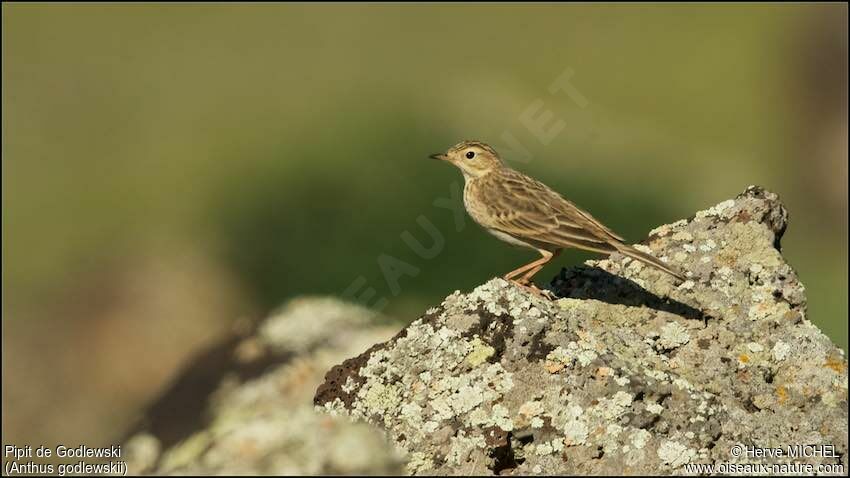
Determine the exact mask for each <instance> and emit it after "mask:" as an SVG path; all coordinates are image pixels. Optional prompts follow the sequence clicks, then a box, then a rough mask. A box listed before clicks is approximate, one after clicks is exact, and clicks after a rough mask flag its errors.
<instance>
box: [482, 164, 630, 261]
mask: <svg viewBox="0 0 850 478" xmlns="http://www.w3.org/2000/svg"><path fill="white" fill-rule="evenodd" d="M481 179H483V180H489V181H491V182H490V184H487V185H486V187H480V188H478V189H479V194H481V196H482V197H481V200H482V201H481V202H482V203H483V204H482V205H483V206H484V207H486V208H487V209H488V214H486V216H487V217H488V221H487V222H488V224H487V226H488V227H491V228H493V229H496V230H498V231H501V232H503V233H505V234H509V235H511V236H514V237H517V238H519V239H530V240H532V241H535V242H538V243H545V244H550V245H554V246H560V247H577V248H581V249H588V250H592V251H596V252H603V253H607V252H611V251H613V250H614V249H615V248H614V247H613V244H612V242H620V241H621V239H620V238H619V236H617V235H616V234H614V233H613V232H611V231H610V230H609V229H608V228H606V227H605V226H603V225H602V224H601V223H599V221H597V220H596V219H593V217H592V216H590V214H588V213H586V212H584V211H582V210H581V209H579V208H578V207H576V206H575V205H574V204H572V203H571V202H569V201H567V200H565V199H564V198H562V197H561V196H560V195H559V194H558V193H556V192H555V191H553V190H551V189H550V188H548V187H547V186H546V185H545V184H543V183H541V182H539V181H536V180H534V179H531V178H529V177H527V176H524V175H521V174H520V173H518V172H516V171H513V170H506V171H503V172H501V174H500V176H499V177H493V178H481Z"/></svg>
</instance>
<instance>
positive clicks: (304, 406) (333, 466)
mask: <svg viewBox="0 0 850 478" xmlns="http://www.w3.org/2000/svg"><path fill="white" fill-rule="evenodd" d="M374 318H375V315H374V314H373V313H371V312H370V311H368V310H367V309H365V308H362V307H359V306H355V305H350V304H346V303H343V302H341V301H339V300H336V299H330V298H304V299H296V300H293V301H291V302H289V303H288V304H287V305H286V306H285V307H283V308H282V309H281V310H280V311H279V312H278V313H276V314H274V315H272V316H271V317H269V318H268V319H266V320H264V321H262V322H261V323H260V324H258V325H257V326H251V327H247V328H246V330H244V331H242V333H239V334H235V336H234V337H232V338H229V339H227V340H225V341H224V342H223V343H221V344H219V345H217V346H215V347H212V348H211V349H210V350H209V351H207V352H206V353H204V354H202V355H201V356H199V357H198V358H197V360H196V361H195V364H194V365H192V366H190V367H189V368H188V369H187V370H186V371H185V372H184V373H183V374H182V375H181V376H180V377H179V378H178V379H177V380H176V381H175V384H174V385H173V386H172V387H171V389H170V390H168V391H167V392H166V393H165V394H164V395H163V396H162V397H161V398H160V399H159V400H158V401H157V403H155V404H154V405H153V406H151V407H150V410H148V412H147V413H146V418H145V420H144V421H143V423H141V424H140V426H139V427H138V428H137V430H135V432H134V433H133V434H132V436H131V437H130V438H128V439H127V440H126V441H124V447H123V449H124V450H125V453H126V459H127V461H128V468H129V472H130V474H141V473H150V474H158V475H159V474H194V475H208V474H216V475H220V474H234V475H240V474H282V475H312V474H362V473H377V474H396V473H400V472H401V471H402V470H403V466H402V461H401V459H400V455H399V454H398V453H396V452H395V451H394V450H393V449H392V447H389V446H388V445H387V439H386V434H385V433H383V432H382V431H380V430H377V429H375V428H373V427H370V426H368V425H366V424H363V423H354V422H353V421H351V420H347V419H343V418H334V417H329V416H327V415H324V414H320V413H317V412H316V411H315V410H314V408H313V406H312V403H311V400H310V399H311V397H312V395H313V391H314V390H315V388H316V386H317V385H318V384H319V383H320V382H321V380H322V376H323V375H324V372H325V371H326V370H327V369H328V368H329V367H330V366H331V365H333V364H334V363H338V362H339V361H340V360H342V359H343V358H345V357H347V356H350V355H352V354H355V353H358V352H359V351H361V350H363V349H364V348H365V347H367V346H369V345H371V344H373V343H375V342H379V341H383V340H386V339H387V338H388V337H389V336H390V335H391V334H392V330H391V328H389V327H387V326H377V325H375V324H374V322H375V321H374Z"/></svg>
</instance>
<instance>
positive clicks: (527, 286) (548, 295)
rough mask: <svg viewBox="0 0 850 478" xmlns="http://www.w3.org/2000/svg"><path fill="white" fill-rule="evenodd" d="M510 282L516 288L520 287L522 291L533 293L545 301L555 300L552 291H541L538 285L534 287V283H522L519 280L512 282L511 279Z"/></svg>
mask: <svg viewBox="0 0 850 478" xmlns="http://www.w3.org/2000/svg"><path fill="white" fill-rule="evenodd" d="M509 282H511V283H512V284H514V285H515V286H517V287H519V288H520V289H523V290H525V291H526V292H529V293H531V294H533V295H535V296H537V297H540V298H543V299H549V300H555V295H554V294H553V293H552V291H550V290H548V289H540V288H538V287H537V286H536V285H534V282H531V281H522V282H521V281H518V280H510V279H509Z"/></svg>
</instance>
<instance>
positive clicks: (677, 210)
mask: <svg viewBox="0 0 850 478" xmlns="http://www.w3.org/2000/svg"><path fill="white" fill-rule="evenodd" d="M2 22H3V23H2V27H3V33H2V35H3V37H2V39H3V146H2V148H3V150H2V152H3V246H4V247H3V332H4V333H3V359H4V360H3V405H2V406H3V442H4V443H9V442H18V443H39V444H40V443H42V442H44V443H47V444H50V443H52V442H56V441H59V442H62V441H63V440H64V441H65V442H67V441H72V442H74V443H75V444H76V443H77V442H80V443H86V444H87V445H91V446H95V445H96V444H97V443H108V442H109V441H110V440H115V439H116V438H117V437H119V436H120V435H121V434H122V433H123V432H124V431H125V429H126V426H127V425H128V424H129V423H131V422H132V420H133V419H134V418H135V417H136V416H137V414H138V413H139V411H140V410H141V407H142V406H143V405H144V404H145V403H147V402H149V401H150V400H151V399H152V398H153V397H155V396H156V393H157V392H158V391H159V390H160V389H161V388H162V386H163V384H164V383H166V382H167V381H168V380H169V379H170V378H172V377H173V376H174V374H175V373H176V371H177V370H178V369H179V366H180V364H181V363H183V361H184V360H185V359H186V357H188V356H189V355H191V354H192V353H194V352H195V351H197V350H198V348H199V347H201V346H203V345H205V344H209V343H210V342H211V341H213V340H215V339H216V338H217V337H221V336H222V334H224V333H225V332H226V331H227V330H228V327H230V326H231V324H232V323H233V322H234V321H235V320H236V319H238V318H243V317H247V318H256V317H259V316H262V315H263V314H264V313H266V312H267V311H268V310H269V309H271V308H273V307H274V306H276V305H278V304H280V303H282V302H283V301H285V300H286V299H287V298H289V297H292V296H295V295H298V294H305V293H308V294H333V295H342V294H343V292H344V291H345V290H346V289H347V288H348V287H349V286H350V285H351V284H352V283H353V282H354V281H355V280H356V279H358V278H359V277H361V276H362V277H363V279H364V285H363V287H362V289H365V288H366V287H373V288H374V289H375V291H376V295H375V298H373V299H372V300H370V302H372V301H374V300H375V299H376V298H378V297H385V298H386V299H387V301H388V302H387V306H386V308H385V312H387V313H388V315H391V316H395V317H398V318H400V319H401V320H404V321H411V320H413V319H414V318H415V317H416V315H417V313H419V312H421V311H422V310H424V308H425V307H427V306H428V305H430V304H434V303H435V302H437V301H439V300H440V299H441V298H442V297H443V296H444V295H446V294H448V293H450V292H452V291H453V290H455V289H461V290H467V289H469V288H471V287H474V286H475V285H477V284H479V283H482V282H483V281H485V280H487V279H488V278H490V277H492V276H494V275H496V274H499V273H503V272H505V271H507V270H509V269H511V268H513V267H515V266H517V265H519V264H521V263H523V261H525V260H527V259H530V258H532V257H533V253H531V252H528V251H523V250H519V249H512V248H510V247H507V246H505V245H504V244H502V243H500V242H498V241H496V240H494V239H492V238H491V237H490V236H488V235H487V234H486V233H484V232H483V231H482V230H481V229H479V228H478V227H477V226H475V225H474V224H472V223H471V222H469V220H468V219H467V221H466V223H465V226H464V227H463V228H461V230H460V231H457V230H456V227H455V222H454V219H453V216H452V213H451V211H450V210H447V209H442V208H438V207H435V206H434V205H433V202H434V200H435V199H437V198H439V197H449V194H450V190H451V188H452V185H453V184H456V185H460V184H462V182H461V176H460V174H459V172H458V171H456V170H454V169H453V168H451V167H450V166H449V165H446V164H439V163H436V162H434V161H431V160H428V159H427V155H428V154H429V153H433V152H437V151H442V150H444V149H445V148H447V147H448V146H450V145H452V144H454V143H455V142H457V141H458V140H461V139H481V140H484V141H487V142H489V143H491V144H494V145H495V146H497V149H501V150H503V151H507V150H509V149H511V148H509V147H508V146H509V144H508V142H507V141H505V140H504V136H503V135H505V134H506V132H507V134H509V135H512V136H513V137H514V138H516V140H517V141H519V142H520V143H521V144H522V145H523V146H524V147H525V148H527V149H528V151H529V152H530V153H531V155H532V156H533V159H532V160H531V161H530V162H527V163H519V162H514V163H513V164H514V166H516V167H517V168H519V169H522V170H523V171H526V172H529V173H531V174H533V175H536V176H538V177H540V178H543V179H544V180H545V181H546V182H547V183H549V184H550V185H551V186H553V187H555V188H556V189H558V190H560V191H561V192H562V193H564V194H565V195H566V196H567V197H569V198H571V199H572V200H574V201H575V202H577V203H578V204H579V205H582V206H584V207H585V208H587V209H589V210H591V211H592V212H593V213H594V215H596V216H597V217H599V218H602V219H604V221H605V222H606V223H607V224H608V225H610V226H611V227H612V228H613V229H615V230H616V231H618V232H620V234H622V235H624V236H625V237H627V238H628V239H630V240H633V241H637V240H640V239H641V238H643V237H644V236H645V235H646V233H647V232H648V231H649V230H650V229H652V228H653V227H655V226H657V225H659V224H662V223H667V222H671V221H674V220H677V219H680V218H683V217H688V216H690V215H692V214H693V213H694V212H695V211H696V210H698V209H704V208H706V207H708V206H711V205H713V204H716V203H717V202H720V201H722V200H725V199H728V198H731V197H733V196H735V195H736V194H738V193H740V192H741V191H743V190H744V188H745V187H746V186H747V185H750V184H760V185H763V186H765V187H767V188H768V189H771V190H773V191H775V192H777V193H779V194H780V195H781V197H782V198H783V200H784V201H785V203H786V205H787V206H788V208H789V211H790V214H791V219H790V226H789V229H788V231H787V234H786V236H785V239H784V240H783V247H784V253H785V255H786V257H787V258H788V260H789V261H790V262H791V264H792V265H793V266H794V267H795V268H796V269H797V271H798V272H799V274H800V276H801V278H802V280H803V282H804V283H805V284H806V286H807V289H808V298H809V317H810V319H811V320H812V321H813V322H814V323H816V324H817V325H818V326H819V327H821V328H822V329H823V330H824V331H825V332H826V333H827V334H829V335H830V337H832V338H833V339H834V340H835V341H836V342H837V343H839V344H840V345H841V346H842V347H844V348H845V349H846V347H847V6H846V5H843V4H842V5H838V4H835V5H792V4H781V5H757V6H744V5H704V6H697V5H688V6H681V5H680V6H677V5H663V6H662V5H657V6H653V5H610V6H605V5H592V6H591V5H552V4H549V5H522V6H519V5H509V4H498V5H466V6H463V5H427V4H416V5H407V6H398V5H389V4H372V5H350V4H345V5H341V4H340V5H332V4H322V5H273V4H262V5H239V6H236V5H216V6H203V5H183V6H177V5H141V4H136V5H123V6H110V5H84V6H83V5H77V6H72V5H60V4H53V5H23V4H13V5H9V4H3V7H2ZM567 69H571V70H572V71H573V72H574V74H573V77H572V80H571V83H572V84H573V85H574V86H575V88H576V89H577V90H578V91H579V92H580V94H581V96H582V97H583V98H584V99H585V100H586V101H587V103H586V104H585V105H584V107H582V105H581V104H579V103H577V102H576V101H575V100H573V99H571V98H570V97H569V96H568V95H565V94H563V93H556V94H551V93H550V92H549V91H548V88H549V86H550V84H551V83H552V82H553V81H555V80H556V79H557V78H558V76H559V75H561V74H562V73H563V72H564V71H566V70H567ZM535 100H542V101H543V104H544V108H545V109H547V110H550V111H551V112H552V114H553V115H554V118H555V119H560V120H562V121H564V122H565V125H566V127H565V129H564V130H563V132H562V133H561V134H559V135H557V137H556V138H555V139H554V140H553V141H551V142H550V143H548V144H543V142H541V141H540V140H538V139H537V138H536V137H535V136H534V135H533V134H531V133H530V132H529V131H528V129H527V128H525V127H524V126H523V124H522V122H521V120H520V117H521V115H522V113H523V111H525V110H526V109H527V108H528V107H529V106H530V105H532V104H533V102H534V101H535ZM509 159H511V157H510V155H509ZM514 159H515V158H514ZM420 216H424V217H425V218H427V220H429V221H430V222H431V223H433V224H434V225H435V227H436V228H437V230H438V231H440V232H441V234H442V235H443V237H444V239H445V245H444V247H443V249H442V250H441V252H440V254H438V255H437V256H436V257H434V258H432V259H423V258H420V257H419V256H417V255H416V254H415V253H414V252H412V251H411V250H410V248H409V247H408V246H407V245H406V244H405V242H404V241H403V240H402V238H401V234H402V233H403V232H404V231H409V232H410V233H411V234H412V235H413V236H414V237H415V238H417V239H419V240H420V241H422V242H423V244H425V245H428V244H430V240H429V239H428V234H427V233H426V232H425V231H424V229H423V228H422V226H420V225H419V224H418V223H417V218H418V217H420ZM382 254H386V255H389V256H392V257H394V258H396V259H398V260H400V261H403V262H405V263H407V264H409V265H410V267H413V268H415V269H416V270H417V271H418V273H417V274H416V275H415V277H411V276H404V277H402V278H401V279H400V280H399V286H400V288H399V289H398V290H396V291H393V290H392V289H391V288H390V287H389V286H388V284H387V283H386V281H385V280H384V278H383V274H382V272H381V269H380V267H379V265H378V257H379V256H381V255H382ZM587 257H589V256H585V255H582V254H579V253H567V254H566V255H564V256H562V258H561V259H560V260H559V261H557V264H555V265H553V266H550V267H549V268H547V270H546V271H544V272H543V273H542V274H541V275H540V276H539V278H540V280H544V279H545V278H546V276H547V275H552V274H554V273H555V272H556V271H557V270H558V268H559V267H561V266H563V265H569V264H574V263H577V262H578V261H580V260H582V259H584V258H587ZM361 291H362V290H361ZM393 292H397V295H394V293H393Z"/></svg>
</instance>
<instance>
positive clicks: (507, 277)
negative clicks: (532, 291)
mask: <svg viewBox="0 0 850 478" xmlns="http://www.w3.org/2000/svg"><path fill="white" fill-rule="evenodd" d="M541 260H542V258H541V259H537V260H536V261H533V262H529V263H528V264H526V265H524V266H522V267H518V268H516V269H514V270H512V271H510V272H508V273H507V274H505V275H503V276H502V279H505V280H506V281H510V282H517V281H515V280H514V277H516V276H518V275H520V274H522V273H524V272H526V271H527V270H529V269H532V268H534V267H536V266H537V263H539V262H540V261H541Z"/></svg>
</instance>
